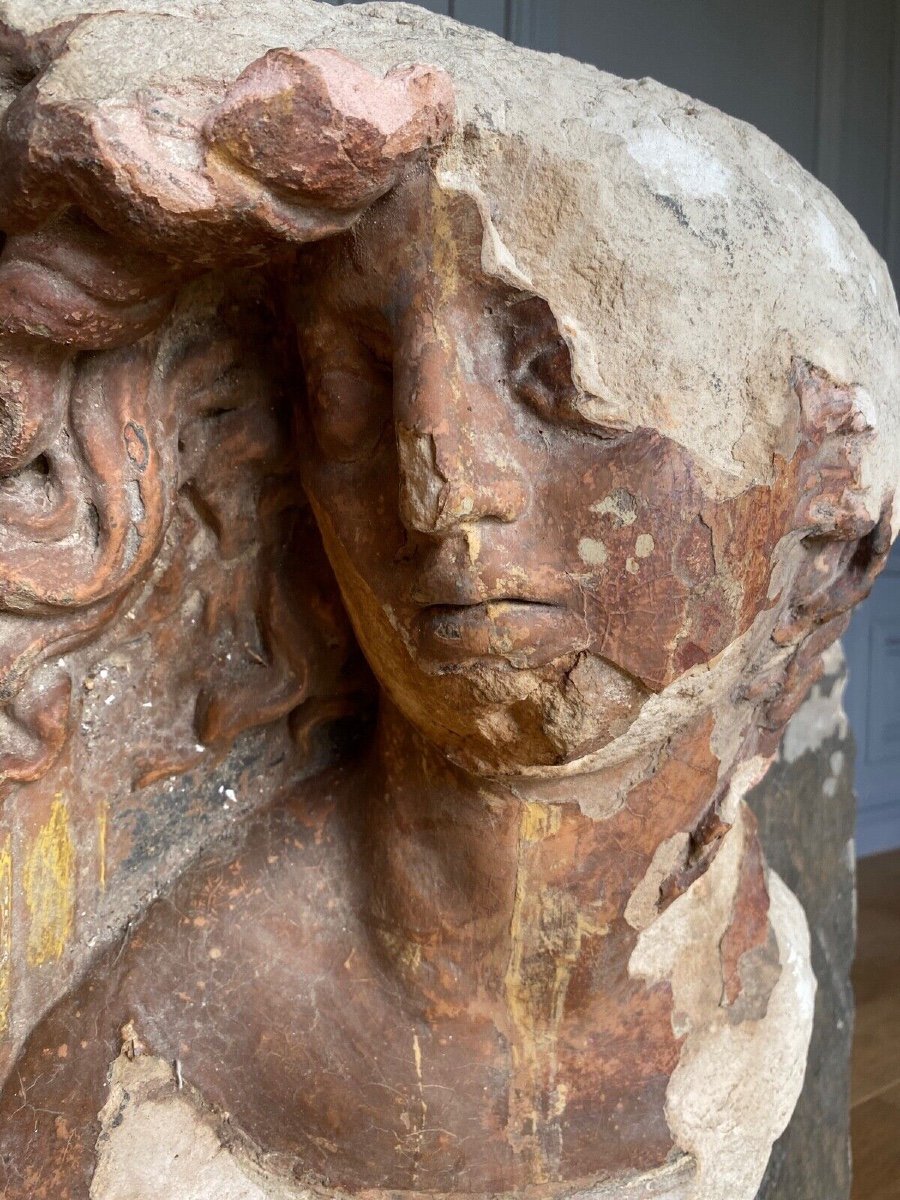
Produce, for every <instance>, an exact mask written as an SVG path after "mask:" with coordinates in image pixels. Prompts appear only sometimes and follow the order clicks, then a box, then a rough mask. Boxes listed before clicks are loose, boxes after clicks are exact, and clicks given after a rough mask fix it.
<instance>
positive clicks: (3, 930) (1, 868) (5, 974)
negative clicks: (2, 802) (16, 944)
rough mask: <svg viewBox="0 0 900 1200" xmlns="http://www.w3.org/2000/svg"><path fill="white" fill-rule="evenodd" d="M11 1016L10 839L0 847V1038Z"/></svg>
mask: <svg viewBox="0 0 900 1200" xmlns="http://www.w3.org/2000/svg"><path fill="white" fill-rule="evenodd" d="M11 1016H12V839H11V838H10V836H9V835H8V834H7V837H6V840H5V841H4V842H3V843H2V845H0V1037H2V1036H3V1034H5V1033H7V1032H8V1030H9V1022H10V1018H11Z"/></svg>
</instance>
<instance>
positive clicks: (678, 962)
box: [629, 811, 816, 1200]
mask: <svg viewBox="0 0 900 1200" xmlns="http://www.w3.org/2000/svg"><path fill="white" fill-rule="evenodd" d="M744 838H745V832H744V822H743V817H742V812H741V811H739V812H738V814H737V819H736V823H735V825H734V826H733V827H732V829H731V830H730V831H729V832H728V833H727V834H726V836H725V838H724V841H723V845H722V848H721V849H720V851H719V853H718V855H717V856H716V858H715V860H714V861H713V863H712V865H711V867H710V868H709V870H708V871H707V873H706V875H705V876H703V877H702V878H701V879H699V880H698V881H697V882H696V883H695V884H694V885H693V886H692V887H691V888H690V889H689V890H688V891H687V892H685V893H684V895H682V896H680V897H679V898H678V899H677V900H675V901H674V902H673V903H672V904H671V905H670V906H669V908H667V909H666V910H665V911H664V912H663V913H662V915H661V916H660V917H659V918H658V919H657V920H656V921H655V922H654V923H653V924H652V925H650V926H649V927H648V928H646V929H645V930H644V931H643V932H642V933H641V935H640V937H639V939H638V944H637V947H636V948H635V951H634V953H633V955H632V958H631V961H630V963H629V970H630V972H631V974H632V975H635V976H637V977H640V978H642V979H646V980H648V981H650V982H655V983H663V982H669V983H670V984H671V986H672V992H673V999H674V1009H673V1026H674V1027H675V1029H676V1032H680V1033H684V1034H685V1035H686V1036H685V1041H684V1044H683V1046H682V1051H681V1057H680V1060H679V1064H678V1066H677V1068H676V1069H675V1072H674V1074H673V1075H672V1078H671V1080H670V1082H669V1087H668V1090H667V1094H666V1116H667V1119H668V1122H669V1126H670V1128H671V1130H672V1134H673V1136H674V1138H675V1141H676V1143H677V1144H678V1145H679V1146H680V1147H681V1149H682V1150H685V1151H687V1152H689V1153H690V1154H692V1155H693V1156H694V1158H695V1159H696V1162H697V1167H698V1173H697V1179H696V1182H695V1184H694V1185H693V1186H692V1189H691V1190H690V1191H689V1193H688V1200H754V1198H755V1196H756V1194H757V1191H758V1189H759V1185H760V1183H761V1182H762V1178H763V1176H764V1174H765V1170H766V1166H767V1164H768V1161H769V1156H770V1154H771V1150H772V1146H773V1144H774V1143H775V1141H776V1139H777V1138H778V1137H779V1136H780V1135H781V1134H782V1133H783V1131H784V1129H785V1128H786V1126H787V1123H788V1121H789V1120H790V1118H791V1114H792V1113H793V1111H794V1107H795V1105H796V1103H797V1100H798V1098H799V1096H800V1092H801V1089H802V1087H803V1079H804V1075H805V1072H806V1058H807V1053H808V1050H809V1042H810V1038H811V1036H812V1026H813V1012H814V1003H815V993H816V980H815V976H814V975H813V972H812V967H811V964H810V940H809V928H808V925H807V922H806V916H805V914H804V912H803V909H802V907H801V906H800V903H799V901H798V900H797V898H796V897H795V896H794V894H793V893H792V892H791V891H790V889H789V888H788V887H787V885H786V884H785V883H784V882H783V881H782V880H781V879H780V877H779V876H778V875H776V874H775V872H774V871H769V872H768V887H769V896H770V910H769V921H770V925H771V928H772V930H773V931H774V933H775V938H776V940H777V944H778V952H779V958H780V962H781V975H780V977H779V979H778V981H777V983H776V984H775V986H774V989H773V990H772V993H771V995H770V997H769V1002H768V1007H767V1010H766V1014H765V1016H764V1017H762V1018H761V1019H760V1020H758V1021H743V1022H741V1023H739V1024H731V1023H730V1022H729V1021H728V1018H727V1014H726V1012H725V1010H724V1009H723V1008H721V1007H720V1004H719V1000H720V988H721V969H720V966H719V962H718V955H719V943H720V941H721V938H722V936H723V935H724V933H725V930H726V928H727V924H728V920H729V917H730V914H731V911H732V905H733V901H734V896H735V889H736V886H737V879H738V876H739V864H740V856H741V853H742V850H743V845H744Z"/></svg>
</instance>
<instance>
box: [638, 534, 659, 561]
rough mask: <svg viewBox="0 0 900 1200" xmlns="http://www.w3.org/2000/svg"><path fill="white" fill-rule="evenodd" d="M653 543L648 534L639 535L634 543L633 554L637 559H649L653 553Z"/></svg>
mask: <svg viewBox="0 0 900 1200" xmlns="http://www.w3.org/2000/svg"><path fill="white" fill-rule="evenodd" d="M653 549H654V542H653V538H652V536H651V535H650V534H649V533H639V534H638V536H637V541H636V542H635V543H634V552H635V554H636V555H637V556H638V558H649V556H650V555H651V554H652V553H653Z"/></svg>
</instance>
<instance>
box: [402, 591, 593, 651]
mask: <svg viewBox="0 0 900 1200" xmlns="http://www.w3.org/2000/svg"><path fill="white" fill-rule="evenodd" d="M416 625H417V634H418V641H419V648H420V649H421V650H422V651H423V653H424V654H426V655H427V656H428V657H430V658H435V659H437V660H438V661H442V662H456V663H461V662H470V661H472V660H475V659H479V658H491V659H506V660H507V661H508V662H509V663H510V664H511V665H513V666H539V665H541V664H542V663H546V662H550V661H552V660H553V659H554V658H558V657H560V656H561V655H563V654H567V653H572V652H573V651H575V650H578V649H580V648H582V647H583V645H584V640H585V639H584V627H583V623H582V622H581V620H580V619H579V618H578V616H577V615H576V614H574V613H572V612H571V610H569V609H567V608H565V607H563V606H562V605H559V604H551V603H547V602H545V601H540V600H528V599H524V598H522V597H519V596H502V597H498V598H496V599H491V600H484V601H481V602H479V603H476V604H431V605H428V606H427V607H426V608H424V609H423V610H422V611H421V612H420V614H419V616H418V618H417V620H416Z"/></svg>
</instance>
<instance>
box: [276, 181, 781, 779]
mask: <svg viewBox="0 0 900 1200" xmlns="http://www.w3.org/2000/svg"><path fill="white" fill-rule="evenodd" d="M481 240H482V228H481V222H480V218H479V216H478V214H477V212H476V210H475V208H474V206H473V205H472V204H471V203H470V202H469V201H468V199H467V198H466V197H463V196H456V197H449V198H448V197H447V196H446V194H441V193H439V192H438V190H437V189H436V187H435V186H434V185H433V183H432V182H431V180H430V178H429V177H428V176H426V175H424V174H420V175H418V176H417V177H415V178H413V179H411V180H409V181H408V182H407V183H406V184H404V186H403V187H401V188H400V189H398V191H397V192H396V193H395V194H394V195H393V196H391V197H390V198H389V199H387V200H386V201H384V202H383V203H382V204H381V205H380V206H378V207H377V208H376V210H375V211H374V212H373V213H372V214H371V215H369V216H368V217H367V218H365V220H364V221H363V223H362V224H361V225H360V226H359V227H358V229H357V231H356V233H355V234H354V235H353V236H352V237H348V238H341V239H339V240H334V241H332V242H330V243H328V244H327V245H326V246H324V247H320V248H317V249H316V250H315V251H314V252H313V253H314V259H313V261H312V262H310V263H309V264H307V266H306V273H307V274H308V277H309V278H310V280H311V281H312V282H311V283H310V284H309V285H307V289H306V290H305V291H304V292H303V293H301V294H300V295H299V296H298V298H297V308H296V314H297V327H298V335H299V345H300V351H301V356H302V360H303V364H304V370H305V374H306V380H307V390H308V403H307V405H306V406H305V411H304V413H303V416H302V417H301V420H302V421H303V423H304V425H306V426H307V427H306V428H304V429H303V430H302V432H301V438H300V441H301V445H302V446H303V456H304V461H303V474H304V483H305V487H306V490H307V494H308V496H309V498H310V500H311V503H312V505H313V508H314V511H315V513H316V516H317V519H318V522H319V525H320V528H321V531H322V534H323V537H324V541H325V545H326V549H327V551H328V554H329V557H330V559H331V561H332V565H333V567H334V569H335V572H336V575H337V578H338V581H339V584H340V587H341V591H342V594H343V597H344V600H345V603H346V605H347V608H348V610H349V613H350V616H351V619H352V621H353V624H354V626H355V629H356V632H357V635H358V637H359V639H360V642H361V644H362V646H363V649H364V651H365V652H366V655H367V657H368V658H369V660H370V662H371V663H372V665H373V667H374V669H375V671H376V674H377V675H378V676H379V678H380V680H381V681H382V683H383V684H384V686H385V687H386V688H387V690H388V692H389V694H390V695H391V696H392V698H393V699H394V701H395V703H397V704H398V705H399V707H400V708H401V709H402V710H403V711H404V712H405V713H406V715H407V716H408V717H409V718H410V719H411V720H412V721H413V722H414V723H415V724H416V725H418V726H419V727H420V728H422V729H423V730H424V731H425V732H426V733H427V734H428V735H429V736H430V737H431V738H433V739H434V740H436V741H438V742H439V744H442V745H444V746H445V747H446V748H447V749H449V750H450V751H454V750H456V751H458V752H462V743H463V741H465V743H466V746H465V750H466V751H467V752H468V754H469V755H474V756H475V757H476V758H477V759H478V760H479V761H480V762H481V763H482V764H484V763H488V764H492V765H493V766H495V767H497V768H500V769H507V768H509V769H515V768H516V767H518V766H530V765H534V764H540V763H554V762H563V761H567V760H570V759H572V758H574V757H576V756H578V755H582V754H584V753H586V752H589V751H591V750H594V749H597V748H599V747H600V746H602V745H604V744H605V743H607V742H608V741H609V740H611V739H612V738H614V737H616V736H617V735H618V734H619V733H621V732H622V731H624V730H625V729H626V728H627V727H628V726H629V724H630V723H631V722H632V721H633V720H634V718H635V717H636V715H637V713H638V711H639V710H640V707H641V705H642V703H643V702H644V700H645V699H646V698H647V697H648V696H649V695H650V694H651V693H653V692H656V691H659V690H660V689H662V688H663V687H665V686H666V684H668V683H669V682H671V681H672V679H674V678H676V677H677V676H678V675H680V674H682V673H683V672H684V671H685V670H687V669H688V668H690V667H692V666H694V665H696V664H697V663H700V662H704V661H707V660H708V659H710V658H711V657H713V656H714V655H715V654H716V653H718V652H719V651H721V650H722V649H723V648H724V647H725V646H726V645H727V644H728V642H729V641H731V640H732V639H733V638H734V637H735V636H737V635H738V634H739V633H741V632H743V630H744V629H746V628H747V627H748V626H749V624H750V623H751V622H752V619H753V617H754V616H755V615H756V614H757V612H758V611H759V609H760V608H761V607H762V606H763V605H764V604H765V596H766V588H767V582H768V574H769V569H770V554H771V550H772V548H773V546H774V544H775V543H776V542H777V541H778V539H779V537H780V536H781V534H782V533H783V532H784V516H785V502H786V500H787V499H789V495H788V493H789V492H790V487H785V486H779V485H778V484H776V487H775V488H774V489H770V488H759V487H757V488H751V489H748V491H747V492H745V493H743V494H742V495H741V496H738V497H737V498H736V499H730V500H725V501H721V502H719V501H717V500H716V499H715V498H714V497H715V482H716V481H715V477H714V474H713V473H712V472H709V471H703V470H702V469H701V467H700V466H699V465H698V464H697V463H696V462H694V461H693V460H692V459H691V457H690V456H689V455H688V453H687V452H686V451H685V450H683V449H682V448H681V447H680V446H678V445H677V444H676V443H674V442H673V441H671V440H669V439H666V438H664V437H662V436H661V435H659V434H658V433H656V432H655V431H653V430H648V429H640V428H623V427H622V426H621V423H619V424H618V425H617V426H613V425H612V424H611V423H605V422H604V413H603V411H602V408H601V406H600V405H599V404H598V402H597V401H596V400H594V399H592V398H590V397H585V396H583V395H580V394H579V393H578V391H577V390H576V388H575V387H574V386H573V383H572V376H571V363H570V356H569V350H568V348H567V345H566V343H565V341H564V340H563V338H562V336H561V335H560V332H559V329H558V327H557V325H556V322H555V320H554V318H553V315H552V313H551V312H550V310H549V308H548V306H547V305H546V303H545V302H544V301H543V300H541V299H539V298H537V297H535V296H532V295H529V294H528V293H525V292H522V291H519V290H516V289H514V288H512V287H510V286H508V285H506V284H505V283H502V282H500V281H498V280H494V279H490V278H487V277H486V276H485V274H484V272H483V269H482V266H481ZM620 420H621V419H620ZM783 482H784V481H782V483H783Z"/></svg>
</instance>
